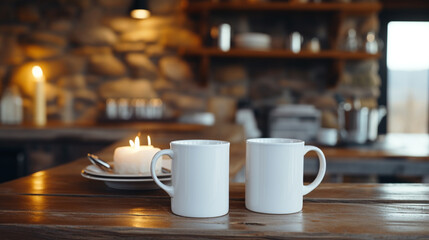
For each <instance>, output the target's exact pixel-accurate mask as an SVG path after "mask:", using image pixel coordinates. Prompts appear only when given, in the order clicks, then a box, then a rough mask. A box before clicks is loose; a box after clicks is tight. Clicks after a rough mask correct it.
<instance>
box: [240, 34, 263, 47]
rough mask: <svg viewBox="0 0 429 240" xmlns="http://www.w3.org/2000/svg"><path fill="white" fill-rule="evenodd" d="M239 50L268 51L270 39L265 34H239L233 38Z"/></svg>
mask: <svg viewBox="0 0 429 240" xmlns="http://www.w3.org/2000/svg"><path fill="white" fill-rule="evenodd" d="M234 41H235V45H236V46H237V47H239V48H251V49H270V48H271V37H270V36H269V35H268V34H265V33H240V34H237V35H236V36H235V37H234Z"/></svg>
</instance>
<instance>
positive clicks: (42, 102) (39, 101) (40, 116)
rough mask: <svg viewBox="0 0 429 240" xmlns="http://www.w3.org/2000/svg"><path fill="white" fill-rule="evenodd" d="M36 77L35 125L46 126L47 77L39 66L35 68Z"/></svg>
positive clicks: (34, 74)
mask: <svg viewBox="0 0 429 240" xmlns="http://www.w3.org/2000/svg"><path fill="white" fill-rule="evenodd" d="M32 72H33V76H34V91H35V92H34V124H36V125H37V126H44V125H45V124H46V98H45V77H44V76H43V71H42V69H41V68H40V67H39V66H34V67H33V70H32Z"/></svg>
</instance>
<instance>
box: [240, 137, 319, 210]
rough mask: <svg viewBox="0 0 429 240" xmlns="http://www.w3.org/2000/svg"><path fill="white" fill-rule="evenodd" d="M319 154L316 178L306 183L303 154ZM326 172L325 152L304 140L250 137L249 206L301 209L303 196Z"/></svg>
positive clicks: (258, 208)
mask: <svg viewBox="0 0 429 240" xmlns="http://www.w3.org/2000/svg"><path fill="white" fill-rule="evenodd" d="M309 151H315V152H316V153H317V155H318V157H319V163H320V164H319V172H318V174H317V177H316V179H315V180H314V181H313V182H312V183H311V184H309V185H306V186H305V185H304V180H303V178H304V155H305V154H306V153H307V152H309ZM325 171H326V160H325V156H324V154H323V152H322V151H321V150H320V149H319V148H317V147H314V146H305V145H304V141H301V140H296V139H286V138H257V139H249V140H247V144H246V200H245V202H246V208H247V209H249V210H251V211H254V212H260V213H271V214H288V213H295V212H299V211H301V210H302V205H303V196H304V195H306V194H307V193H309V192H311V191H312V190H313V189H315V188H316V187H317V186H318V185H319V184H320V182H321V181H322V179H323V177H324V175H325Z"/></svg>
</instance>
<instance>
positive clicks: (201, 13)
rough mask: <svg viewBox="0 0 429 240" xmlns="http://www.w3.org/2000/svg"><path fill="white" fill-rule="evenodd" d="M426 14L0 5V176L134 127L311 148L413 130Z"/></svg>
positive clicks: (365, 9)
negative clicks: (41, 117) (199, 130)
mask: <svg viewBox="0 0 429 240" xmlns="http://www.w3.org/2000/svg"><path fill="white" fill-rule="evenodd" d="M133 10H139V11H133ZM428 13H429V3H427V2H426V1H424V0H420V1H418V0H412V1H405V2H404V1H399V0H380V1H376V0H289V1H288V0H206V1H204V0H201V1H198V0H194V1H191V0H189V1H185V0H148V1H144V0H121V1H117V0H43V1H42V0H3V1H1V2H0V80H1V81H0V92H1V114H0V117H1V122H2V125H1V131H0V153H1V154H2V156H1V157H0V158H1V161H0V162H1V163H0V169H2V170H0V171H2V173H1V175H3V178H4V179H10V178H13V177H16V176H22V175H26V174H29V173H31V172H35V171H37V170H41V169H44V168H46V167H50V166H54V165H56V164H59V163H62V162H67V161H70V160H73V159H76V158H78V157H82V156H83V154H85V153H86V152H95V151H97V150H100V149H102V148H103V147H105V146H107V145H109V144H111V143H113V142H115V141H117V140H118V139H120V138H121V137H125V136H127V134H130V133H132V132H134V131H135V129H134V128H132V127H131V128H127V127H124V126H131V125H132V124H135V123H142V124H146V123H148V124H149V123H153V122H160V123H165V124H168V123H177V122H180V123H190V124H200V125H206V126H211V125H217V126H222V124H225V125H226V124H239V125H243V129H244V138H250V137H260V136H262V137H289V138H300V139H304V140H306V141H307V142H308V143H312V144H318V145H320V146H325V147H333V146H340V147H341V146H371V144H373V142H375V141H377V139H378V137H379V135H381V134H390V133H399V134H427V133H428V128H429V120H428V116H429V112H428V109H429V105H428V99H429V96H428V91H429V83H428V79H429V78H428V69H429V60H428V56H429V47H428V44H427V43H428V42H429V22H428V21H429V14H428ZM35 66H39V67H40V68H41V70H42V71H43V76H44V87H45V90H46V94H45V97H46V101H47V106H46V114H47V124H46V125H44V126H42V127H34V124H33V119H34V109H35V107H34V105H35V101H36V98H37V96H35V95H36V94H37V89H35V85H34V79H35V78H36V76H35V75H34V72H33V68H34V67H35ZM64 126H68V127H64ZM79 126H80V127H81V126H85V129H84V130H82V131H81V132H80V131H78V130H73V129H74V127H76V129H77V128H78V127H79ZM100 126H108V128H107V129H109V131H105V129H100V128H97V130H96V132H95V133H93V135H91V136H87V135H85V134H88V131H89V130H88V129H91V128H96V127H100ZM136 128H141V127H136ZM50 136H51V137H50ZM10 169H13V170H10ZM9 175H10V177H8V176H9Z"/></svg>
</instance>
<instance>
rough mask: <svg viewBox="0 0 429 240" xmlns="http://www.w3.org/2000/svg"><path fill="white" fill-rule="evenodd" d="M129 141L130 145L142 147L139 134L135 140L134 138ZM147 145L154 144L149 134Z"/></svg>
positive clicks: (136, 147)
mask: <svg viewBox="0 0 429 240" xmlns="http://www.w3.org/2000/svg"><path fill="white" fill-rule="evenodd" d="M129 142H130V146H131V147H132V148H135V149H138V148H139V147H140V138H139V136H137V137H136V138H135V139H134V141H133V140H130V141H129ZM147 145H148V146H152V143H151V141H150V137H149V136H147Z"/></svg>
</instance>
